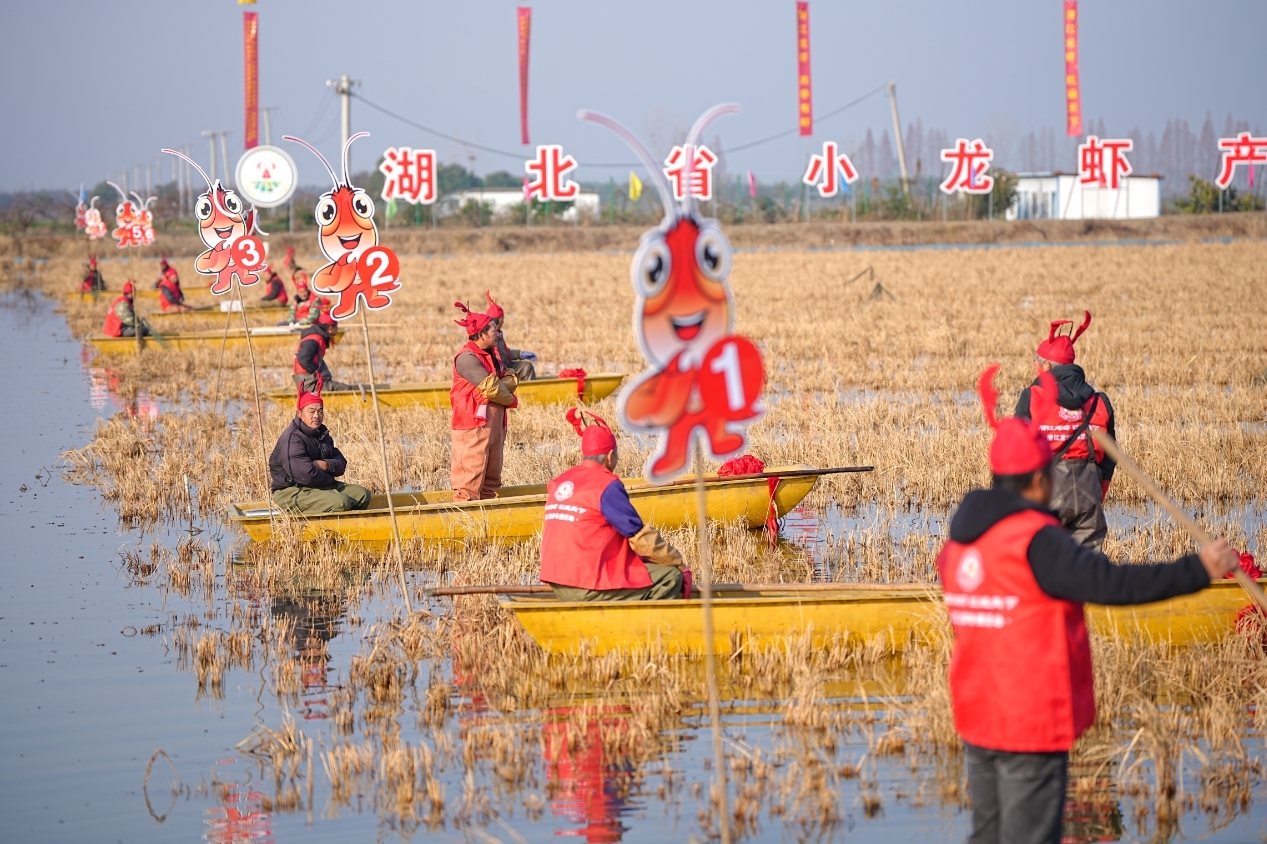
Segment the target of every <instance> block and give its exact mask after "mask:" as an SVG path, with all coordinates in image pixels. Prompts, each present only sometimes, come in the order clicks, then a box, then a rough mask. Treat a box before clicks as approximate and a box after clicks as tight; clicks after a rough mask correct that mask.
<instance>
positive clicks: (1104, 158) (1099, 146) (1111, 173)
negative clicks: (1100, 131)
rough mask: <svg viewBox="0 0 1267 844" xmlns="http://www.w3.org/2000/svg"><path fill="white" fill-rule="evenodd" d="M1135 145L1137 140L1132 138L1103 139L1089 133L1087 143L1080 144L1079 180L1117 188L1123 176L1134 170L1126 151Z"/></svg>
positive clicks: (1089, 183)
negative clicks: (1127, 158)
mask: <svg viewBox="0 0 1267 844" xmlns="http://www.w3.org/2000/svg"><path fill="white" fill-rule="evenodd" d="M1134 147H1135V142H1134V141H1132V140H1131V139H1130V138H1117V139H1105V140H1103V141H1102V140H1100V139H1099V138H1097V137H1096V136H1095V135H1087V140H1086V143H1082V144H1078V181H1079V182H1080V183H1081V184H1084V185H1092V184H1098V185H1099V186H1100V187H1102V188H1111V189H1112V190H1117V189H1118V187H1120V186H1121V183H1122V177H1123V176H1129V175H1130V174H1131V172H1132V171H1131V163H1130V162H1129V161H1127V160H1126V153H1128V152H1130V151H1131V150H1132V149H1134Z"/></svg>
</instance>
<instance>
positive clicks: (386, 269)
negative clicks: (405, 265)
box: [282, 132, 400, 319]
mask: <svg viewBox="0 0 1267 844" xmlns="http://www.w3.org/2000/svg"><path fill="white" fill-rule="evenodd" d="M368 136H369V132H358V133H357V134H355V135H353V136H352V137H350V138H348V142H347V143H346V144H345V145H344V147H343V181H342V182H340V181H339V177H338V176H336V175H335V173H334V168H333V167H331V166H330V162H328V161H326V159H325V156H323V155H322V154H321V153H319V152H317V150H316V149H314V148H313V146H312V145H311V144H309V143H308V142H307V141H302V140H300V139H299V138H295V137H291V136H290V135H284V136H282V139H283V140H286V141H293V142H295V143H297V144H303V145H304V146H306V147H307V148H308V149H309V150H311V151H312V154H313V155H315V156H317V158H319V159H321V163H322V164H324V165H325V166H326V170H327V171H328V172H329V173H330V179H331V180H332V181H333V182H334V187H333V188H332V189H331V190H329V191H326V192H325V193H324V194H322V195H321V198H320V199H319V200H317V209H316V217H317V225H318V226H320V227H321V235H320V237H321V252H322V253H323V254H324V255H325V256H326V258H327V259H329V261H330V263H328V264H326V265H325V266H324V267H322V268H321V269H319V270H317V271H316V272H315V273H313V276H312V288H313V290H315V291H317V292H318V293H327V294H337V295H338V297H339V301H338V304H336V305H335V306H334V307H333V308H332V309H331V310H330V315H331V316H333V317H334V318H335V319H347V318H348V317H350V316H352V315H353V314H355V313H356V309H357V304H358V301H359V300H361V299H363V300H364V301H365V306H366V307H367V308H369V309H370V310H371V311H377V310H379V309H381V308H386V307H387V306H388V305H390V304H391V303H392V299H391V296H390V294H391V293H392V292H394V291H396V290H399V289H400V262H399V260H398V259H397V258H396V253H394V252H392V251H391V250H390V249H388V248H387V247H385V246H379V245H378V228H377V227H376V226H375V225H374V201H373V200H371V199H370V197H369V194H367V193H366V192H365V191H363V190H361V189H360V188H358V187H354V186H353V185H352V180H351V178H350V177H349V175H348V149H349V148H350V147H351V146H352V142H353V141H355V140H356V139H357V138H364V137H368Z"/></svg>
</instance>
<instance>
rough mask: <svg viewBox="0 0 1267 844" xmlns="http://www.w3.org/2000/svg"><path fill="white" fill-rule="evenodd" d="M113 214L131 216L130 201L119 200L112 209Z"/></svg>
mask: <svg viewBox="0 0 1267 844" xmlns="http://www.w3.org/2000/svg"><path fill="white" fill-rule="evenodd" d="M114 216H116V217H131V216H132V203H130V202H120V203H119V204H118V205H117V206H115V209H114Z"/></svg>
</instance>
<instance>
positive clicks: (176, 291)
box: [158, 261, 193, 313]
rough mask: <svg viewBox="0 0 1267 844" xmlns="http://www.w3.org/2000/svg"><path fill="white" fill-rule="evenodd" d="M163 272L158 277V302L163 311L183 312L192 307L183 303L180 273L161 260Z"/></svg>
mask: <svg viewBox="0 0 1267 844" xmlns="http://www.w3.org/2000/svg"><path fill="white" fill-rule="evenodd" d="M163 264H164V267H165V268H164V269H163V274H162V275H160V276H159V277H158V304H159V305H160V306H161V307H162V309H163V311H164V313H184V312H186V311H192V310H193V308H191V307H189V306H188V305H186V304H185V291H184V290H182V289H181V287H180V275H179V274H178V273H177V272H176V268H175V267H173V266H171V265H170V264H168V263H167V262H166V261H164V262H163Z"/></svg>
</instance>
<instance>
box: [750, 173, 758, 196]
mask: <svg viewBox="0 0 1267 844" xmlns="http://www.w3.org/2000/svg"><path fill="white" fill-rule="evenodd" d="M748 195H749V196H754V197H755V196H756V195H757V177H756V176H754V175H752V171H751V170H749V171H748Z"/></svg>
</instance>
